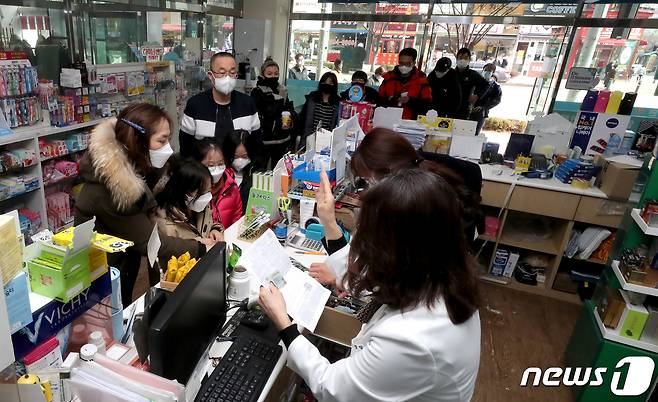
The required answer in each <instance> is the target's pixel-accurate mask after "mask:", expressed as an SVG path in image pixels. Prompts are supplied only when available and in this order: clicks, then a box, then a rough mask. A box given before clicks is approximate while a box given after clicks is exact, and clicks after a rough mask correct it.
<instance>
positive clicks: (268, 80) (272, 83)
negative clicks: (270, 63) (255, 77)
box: [263, 77, 279, 91]
mask: <svg viewBox="0 0 658 402" xmlns="http://www.w3.org/2000/svg"><path fill="white" fill-rule="evenodd" d="M263 84H265V86H266V87H270V88H272V90H273V91H275V90H277V89H278V88H279V77H263Z"/></svg>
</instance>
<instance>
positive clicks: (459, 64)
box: [457, 59, 471, 69]
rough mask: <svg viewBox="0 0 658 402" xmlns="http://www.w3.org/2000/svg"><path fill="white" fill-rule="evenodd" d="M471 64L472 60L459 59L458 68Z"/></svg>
mask: <svg viewBox="0 0 658 402" xmlns="http://www.w3.org/2000/svg"><path fill="white" fill-rule="evenodd" d="M469 64H471V62H470V61H468V60H466V59H459V60H457V68H461V69H464V68H466V67H468V65H469Z"/></svg>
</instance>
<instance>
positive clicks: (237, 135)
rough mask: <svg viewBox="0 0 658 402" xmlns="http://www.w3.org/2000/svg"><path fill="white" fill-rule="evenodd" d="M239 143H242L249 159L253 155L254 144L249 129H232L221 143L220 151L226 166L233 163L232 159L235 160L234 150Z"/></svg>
mask: <svg viewBox="0 0 658 402" xmlns="http://www.w3.org/2000/svg"><path fill="white" fill-rule="evenodd" d="M240 144H242V145H244V147H245V149H246V150H247V154H248V155H249V158H250V159H251V158H253V157H254V155H255V152H254V151H255V150H256V148H255V145H256V144H255V143H254V140H253V138H252V135H251V134H250V133H249V131H247V130H233V132H232V133H230V134H229V135H227V136H226V138H225V139H224V143H223V144H222V152H223V153H224V163H225V164H226V166H232V165H233V161H234V160H235V150H236V149H237V148H238V145H240Z"/></svg>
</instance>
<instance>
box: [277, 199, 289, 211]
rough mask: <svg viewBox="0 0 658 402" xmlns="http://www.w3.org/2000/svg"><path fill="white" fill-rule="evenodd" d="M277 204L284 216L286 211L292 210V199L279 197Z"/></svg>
mask: <svg viewBox="0 0 658 402" xmlns="http://www.w3.org/2000/svg"><path fill="white" fill-rule="evenodd" d="M277 204H278V206H279V211H281V213H282V214H285V213H286V211H287V210H288V209H289V208H290V198H288V197H279V198H277Z"/></svg>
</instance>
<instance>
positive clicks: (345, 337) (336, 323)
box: [313, 306, 361, 347]
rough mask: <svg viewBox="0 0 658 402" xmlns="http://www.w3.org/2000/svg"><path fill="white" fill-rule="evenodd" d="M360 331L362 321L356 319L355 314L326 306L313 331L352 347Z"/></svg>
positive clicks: (320, 335)
mask: <svg viewBox="0 0 658 402" xmlns="http://www.w3.org/2000/svg"><path fill="white" fill-rule="evenodd" d="M359 331H361V323H360V322H359V321H358V320H357V319H356V316H355V315H354V314H348V313H345V312H342V311H338V310H336V309H335V308H332V307H326V306H325V308H324V311H323V312H322V315H321V316H320V320H319V321H318V325H317V326H316V327H315V331H314V332H313V333H314V334H315V335H317V336H319V337H322V338H325V339H328V340H330V341H332V342H336V343H339V344H341V345H345V346H347V347H350V346H351V345H352V338H354V337H355V336H356V335H357V334H358V333H359Z"/></svg>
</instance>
